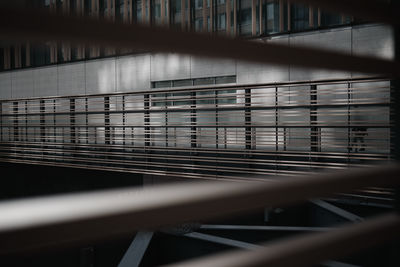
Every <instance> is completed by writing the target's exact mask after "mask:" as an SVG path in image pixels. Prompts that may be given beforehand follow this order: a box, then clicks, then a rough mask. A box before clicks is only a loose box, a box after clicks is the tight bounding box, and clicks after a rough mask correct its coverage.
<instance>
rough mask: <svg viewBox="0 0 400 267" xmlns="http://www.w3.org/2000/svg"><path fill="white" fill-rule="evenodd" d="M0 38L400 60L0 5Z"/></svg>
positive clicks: (357, 63)
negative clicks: (60, 14)
mask: <svg viewBox="0 0 400 267" xmlns="http://www.w3.org/2000/svg"><path fill="white" fill-rule="evenodd" d="M0 33H1V37H2V39H8V40H10V39H11V40H15V41H21V40H30V41H43V40H51V41H70V42H75V43H79V42H80V43H84V44H87V45H90V44H92V45H93V44H96V45H105V46H111V47H119V48H132V47H137V48H144V49H145V50H146V51H150V52H167V53H169V52H172V53H174V52H176V53H182V54H191V55H197V56H206V57H215V58H229V59H236V60H245V61H251V62H257V63H268V64H278V65H285V64H290V65H291V66H302V67H306V68H323V69H330V70H343V71H354V72H363V73H373V74H389V75H391V76H400V63H398V62H395V61H392V60H387V59H378V58H374V57H371V56H353V55H350V54H346V53H343V52H334V51H327V50H323V49H315V48H307V47H289V46H287V45H282V44H275V43H270V42H258V41H253V42H251V41H246V40H241V39H232V38H230V37H225V36H210V35H207V34H199V33H193V32H179V31H176V30H173V29H167V28H165V27H148V26H144V25H139V24H123V23H120V22H111V21H107V20H96V19H93V18H90V17H82V18H80V17H72V16H70V17H66V16H57V15H54V14H49V13H46V12H39V11H36V12H32V10H30V9H28V10H25V9H11V8H2V9H0Z"/></svg>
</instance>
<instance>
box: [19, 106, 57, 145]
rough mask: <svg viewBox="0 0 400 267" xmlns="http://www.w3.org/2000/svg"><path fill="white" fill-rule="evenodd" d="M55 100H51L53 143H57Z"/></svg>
mask: <svg viewBox="0 0 400 267" xmlns="http://www.w3.org/2000/svg"><path fill="white" fill-rule="evenodd" d="M56 111H57V110H56V100H55V99H54V100H53V142H55V143H57V142H58V140H57V126H56V125H57V120H56V118H57V116H56ZM25 117H26V116H25Z"/></svg>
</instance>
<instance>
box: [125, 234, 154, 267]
mask: <svg viewBox="0 0 400 267" xmlns="http://www.w3.org/2000/svg"><path fill="white" fill-rule="evenodd" d="M152 237H153V232H146V231H140V232H138V233H137V234H136V236H135V238H134V239H133V241H132V243H131V245H130V246H129V248H128V250H127V251H126V252H125V254H124V256H123V257H122V260H121V261H120V262H119V264H118V267H138V266H139V264H140V262H141V261H142V259H143V256H144V253H145V252H146V250H147V248H148V246H149V244H150V241H151V238H152Z"/></svg>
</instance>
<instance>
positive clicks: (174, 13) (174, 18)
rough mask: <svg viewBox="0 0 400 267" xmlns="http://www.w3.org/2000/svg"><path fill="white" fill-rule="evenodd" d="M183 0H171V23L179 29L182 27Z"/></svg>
mask: <svg viewBox="0 0 400 267" xmlns="http://www.w3.org/2000/svg"><path fill="white" fill-rule="evenodd" d="M181 12H182V10H181V0H172V1H171V23H172V26H175V27H176V28H177V29H180V28H181V23H182V22H181V15H182V14H181Z"/></svg>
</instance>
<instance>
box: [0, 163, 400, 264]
mask: <svg viewBox="0 0 400 267" xmlns="http://www.w3.org/2000/svg"><path fill="white" fill-rule="evenodd" d="M399 171H400V167H399V166H398V165H397V164H392V165H384V166H380V167H376V168H367V169H364V170H362V169H357V170H348V171H345V172H337V173H329V174H319V175H306V176H303V177H296V178H289V177H287V178H285V179H279V180H276V181H274V182H270V183H217V182H213V183H190V184H174V185H164V186H157V187H154V188H148V189H144V190H139V189H133V188H127V189H120V190H110V191H102V192H93V193H84V194H68V195H62V196H52V197H40V198H33V199H22V200H13V201H4V202H2V203H0V214H1V215H2V216H1V220H0V239H1V240H2V242H1V243H0V255H4V254H9V253H18V252H23V251H27V250H36V251H37V250H40V251H42V250H43V249H45V248H47V249H49V248H55V247H56V246H60V245H61V246H63V245H68V244H69V245H71V244H75V243H79V242H82V241H87V240H98V239H104V238H111V237H117V236H122V235H124V234H127V233H132V232H134V231H136V230H139V229H152V228H158V227H161V226H166V225H173V224H178V223H183V222H187V221H195V220H205V219H209V218H216V217H221V216H222V215H232V214H238V213H243V212H248V211H251V210H256V209H259V208H262V207H265V206H285V205H289V204H294V203H297V202H299V201H304V200H307V199H310V198H317V197H323V196H329V195H332V194H334V193H339V192H348V191H351V190H354V189H357V188H360V187H367V186H383V185H390V184H391V185H398V184H399V183H400V181H399V179H397V178H398V173H399ZM282 196H285V197H282ZM226 203H230V205H226ZM203 266H208V265H203Z"/></svg>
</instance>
